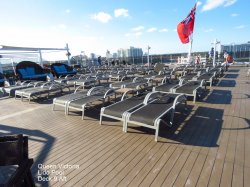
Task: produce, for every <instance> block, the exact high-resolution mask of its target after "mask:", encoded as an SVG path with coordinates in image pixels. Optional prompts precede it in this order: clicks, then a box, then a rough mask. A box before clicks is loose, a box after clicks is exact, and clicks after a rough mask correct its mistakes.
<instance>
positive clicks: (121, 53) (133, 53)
mask: <svg viewBox="0 0 250 187" xmlns="http://www.w3.org/2000/svg"><path fill="white" fill-rule="evenodd" d="M142 55H143V51H142V48H136V47H133V46H131V47H130V48H129V49H122V48H121V49H118V51H117V57H118V58H127V57H141V56H142Z"/></svg>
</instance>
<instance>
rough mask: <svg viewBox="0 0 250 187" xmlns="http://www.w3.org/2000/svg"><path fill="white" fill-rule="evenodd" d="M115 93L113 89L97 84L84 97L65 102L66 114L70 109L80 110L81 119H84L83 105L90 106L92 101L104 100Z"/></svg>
mask: <svg viewBox="0 0 250 187" xmlns="http://www.w3.org/2000/svg"><path fill="white" fill-rule="evenodd" d="M112 95H115V90H114V89H112V88H109V87H103V86H97V87H94V88H93V89H91V90H90V91H89V92H88V94H87V96H86V97H83V98H79V99H75V100H73V101H69V102H68V104H67V109H66V110H67V112H66V113H67V114H68V113H69V110H70V109H74V110H78V111H82V119H84V111H85V107H87V106H90V105H91V104H92V103H94V102H96V101H100V100H101V101H102V102H103V103H104V102H105V100H106V98H108V99H109V98H110V96H112Z"/></svg>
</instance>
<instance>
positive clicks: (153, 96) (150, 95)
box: [143, 92, 160, 105]
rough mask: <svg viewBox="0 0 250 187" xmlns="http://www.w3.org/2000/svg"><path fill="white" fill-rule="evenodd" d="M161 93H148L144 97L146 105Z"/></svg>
mask: <svg viewBox="0 0 250 187" xmlns="http://www.w3.org/2000/svg"><path fill="white" fill-rule="evenodd" d="M159 95H160V92H150V93H148V94H147V95H146V97H145V98H144V101H143V104H144V105H146V104H148V103H149V101H151V100H153V99H156V98H158V97H159Z"/></svg>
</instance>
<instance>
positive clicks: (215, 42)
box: [213, 39, 217, 67]
mask: <svg viewBox="0 0 250 187" xmlns="http://www.w3.org/2000/svg"><path fill="white" fill-rule="evenodd" d="M216 45H217V39H215V41H214V56H213V67H215V57H216V55H215V54H216Z"/></svg>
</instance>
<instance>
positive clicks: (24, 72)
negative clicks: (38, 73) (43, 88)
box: [18, 69, 28, 77]
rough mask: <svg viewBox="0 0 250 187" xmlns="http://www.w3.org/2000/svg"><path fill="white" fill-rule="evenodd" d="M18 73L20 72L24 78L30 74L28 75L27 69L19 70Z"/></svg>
mask: <svg viewBox="0 0 250 187" xmlns="http://www.w3.org/2000/svg"><path fill="white" fill-rule="evenodd" d="M18 71H19V72H20V74H21V75H22V77H26V76H28V73H27V71H26V69H19V70H18Z"/></svg>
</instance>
